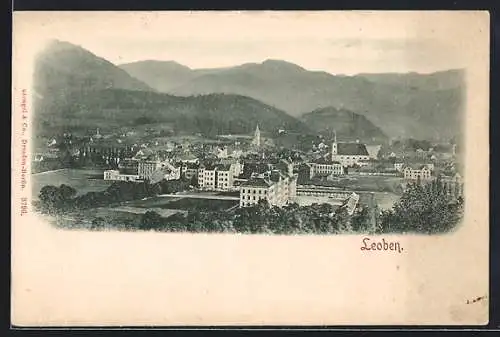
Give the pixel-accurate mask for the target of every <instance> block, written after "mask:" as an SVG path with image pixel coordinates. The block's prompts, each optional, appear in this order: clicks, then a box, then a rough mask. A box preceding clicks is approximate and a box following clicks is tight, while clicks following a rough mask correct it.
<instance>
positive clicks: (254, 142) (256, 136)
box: [252, 124, 261, 148]
mask: <svg viewBox="0 0 500 337" xmlns="http://www.w3.org/2000/svg"><path fill="white" fill-rule="evenodd" d="M260 141H261V140H260V129H259V124H257V127H256V128H255V133H254V136H253V139H252V145H253V146H255V147H257V148H259V147H260Z"/></svg>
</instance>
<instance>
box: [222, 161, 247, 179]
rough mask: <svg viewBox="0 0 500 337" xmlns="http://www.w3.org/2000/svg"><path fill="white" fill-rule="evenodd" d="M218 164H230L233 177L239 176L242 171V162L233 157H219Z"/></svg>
mask: <svg viewBox="0 0 500 337" xmlns="http://www.w3.org/2000/svg"><path fill="white" fill-rule="evenodd" d="M218 162H219V163H220V164H224V165H230V167H231V171H232V173H233V177H237V176H239V175H240V174H241V173H242V172H243V163H241V162H240V161H239V160H238V159H235V158H225V159H219V161H218Z"/></svg>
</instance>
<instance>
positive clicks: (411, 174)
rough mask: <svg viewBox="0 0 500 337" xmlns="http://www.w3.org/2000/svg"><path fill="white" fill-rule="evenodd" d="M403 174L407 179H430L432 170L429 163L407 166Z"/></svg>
mask: <svg viewBox="0 0 500 337" xmlns="http://www.w3.org/2000/svg"><path fill="white" fill-rule="evenodd" d="M403 176H404V178H405V179H406V180H417V179H420V180H429V179H431V177H432V171H431V170H430V169H429V167H427V165H418V166H410V165H408V166H405V168H404V169H403Z"/></svg>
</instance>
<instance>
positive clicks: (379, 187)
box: [311, 175, 403, 193]
mask: <svg viewBox="0 0 500 337" xmlns="http://www.w3.org/2000/svg"><path fill="white" fill-rule="evenodd" d="M402 182H403V178H401V177H387V176H354V175H350V176H346V177H338V178H337V179H335V180H332V181H314V180H313V181H312V182H311V183H312V184H315V185H324V186H335V187H340V188H342V187H345V188H347V189H349V190H357V191H362V190H363V191H373V192H393V193H400V192H401V183H402Z"/></svg>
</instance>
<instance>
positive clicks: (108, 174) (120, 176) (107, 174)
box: [104, 170, 141, 181]
mask: <svg viewBox="0 0 500 337" xmlns="http://www.w3.org/2000/svg"><path fill="white" fill-rule="evenodd" d="M104 180H114V181H141V179H140V177H139V175H138V174H125V173H120V171H118V170H106V171H104Z"/></svg>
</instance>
